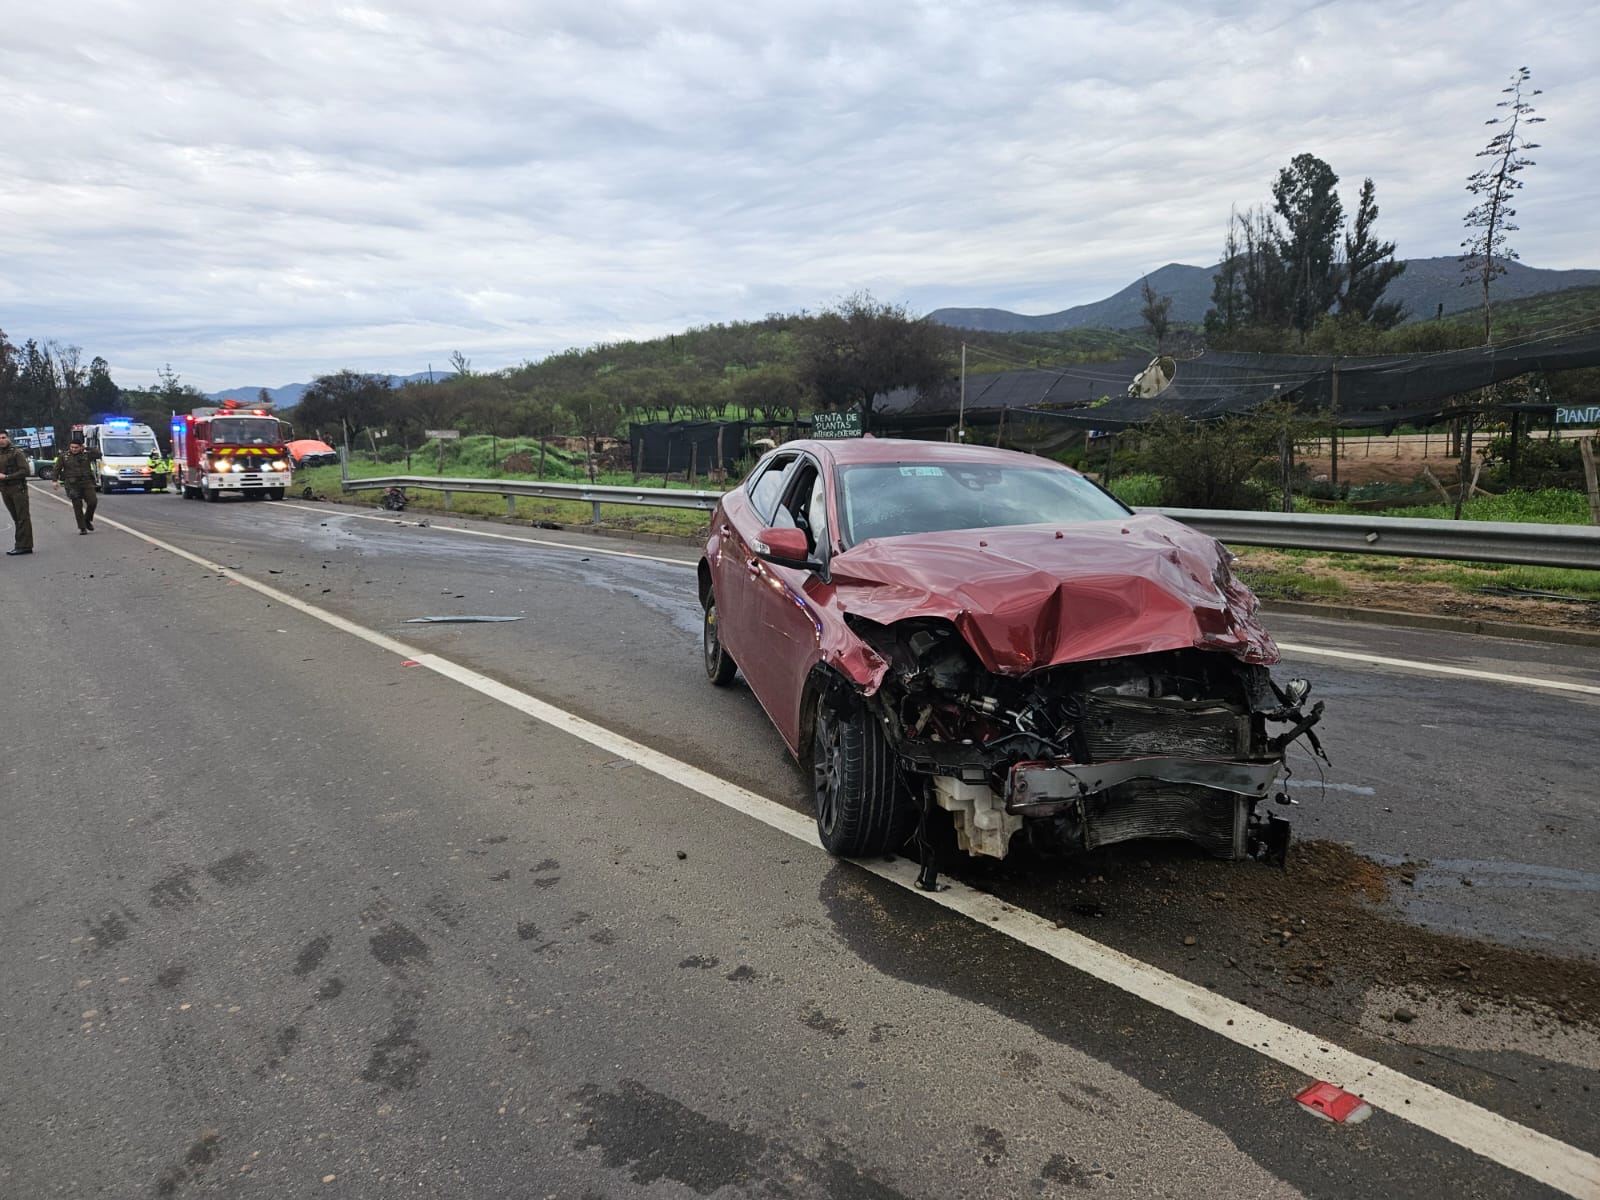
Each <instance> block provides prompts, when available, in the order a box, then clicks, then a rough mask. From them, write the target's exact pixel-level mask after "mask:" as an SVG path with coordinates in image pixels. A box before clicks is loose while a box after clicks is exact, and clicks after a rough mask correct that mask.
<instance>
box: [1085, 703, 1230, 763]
mask: <svg viewBox="0 0 1600 1200" xmlns="http://www.w3.org/2000/svg"><path fill="white" fill-rule="evenodd" d="M1084 700H1085V703H1084V716H1083V720H1082V721H1081V722H1080V723H1079V726H1078V727H1079V729H1080V730H1081V731H1082V733H1083V739H1084V745H1085V749H1086V750H1087V751H1088V753H1089V760H1090V761H1091V762H1110V761H1113V760H1116V759H1120V758H1145V757H1148V756H1150V755H1175V756H1180V757H1186V758H1245V757H1248V756H1249V754H1250V718H1249V716H1248V715H1246V714H1241V713H1238V712H1235V711H1234V710H1233V709H1231V708H1229V707H1228V706H1227V705H1225V704H1220V703H1194V702H1190V701H1185V700H1147V699H1137V698H1133V697H1128V696H1097V695H1093V694H1091V695H1088V696H1086V697H1085V698H1084Z"/></svg>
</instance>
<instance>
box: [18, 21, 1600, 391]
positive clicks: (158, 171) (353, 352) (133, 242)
mask: <svg viewBox="0 0 1600 1200" xmlns="http://www.w3.org/2000/svg"><path fill="white" fill-rule="evenodd" d="M14 2H15V0H13V3H14ZM1591 24H1592V21H1591V18H1590V14H1589V10H1588V8H1587V6H1585V5H1580V4H1579V3H1576V2H1574V0H1553V2H1551V3H1547V4H1544V5H1542V6H1539V8H1538V10H1537V11H1536V12H1534V13H1532V14H1531V15H1529V16H1525V17H1523V16H1518V17H1516V18H1511V17H1509V16H1508V15H1507V10H1506V9H1505V8H1504V7H1503V6H1500V5H1492V4H1489V3H1487V2H1479V0H1473V2H1470V3H1454V4H1451V3H1443V4H1440V3H1430V4H1423V3H1411V2H1406V0H1398V2H1391V3H1381V4H1380V3H1366V2H1341V3H1338V4H1333V3H1322V4H1317V3H1310V4H1302V5H1300V6H1299V7H1297V8H1293V9H1288V10H1286V9H1284V8H1283V7H1282V6H1279V5H1271V4H1265V3H1256V2H1254V0H1250V2H1247V0H1232V2H1213V3H1209V4H1204V3H1202V4H1192V3H1191V4H1178V3H1166V2H1157V0H1140V2H1135V3H1119V4H1115V5H1112V4H1089V3H1077V4H1067V3H1050V2H1046V0H1011V2H1009V3H987V4H983V3H932V2H925V3H921V4H911V5H894V6H890V5H882V6H861V5H858V4H855V3H844V2H831V0H830V2H818V3H799V2H797V3H795V4H791V5H787V6H782V7H781V8H775V9H774V10H772V11H767V10H766V8H765V6H754V5H749V4H747V3H739V4H733V3H727V2H724V0H706V2H703V3H693V4H691V3H647V2H644V0H633V2H631V3H620V4H619V3H607V4H595V3H593V2H592V0H590V2H587V3H578V2H567V3H544V4H527V3H517V2H513V0H505V2H500V0H459V2H458V3H456V4H455V5H452V6H448V7H445V6H440V5H437V4H435V3H432V2H431V0H404V2H401V0H395V2H388V0H384V2H373V3H366V4H343V5H334V6H327V5H324V4H321V3H309V2H300V3H294V2H283V0H280V2H276V3H272V4H264V3H257V2H255V0H236V3H234V4H232V5H230V6H228V7H227V8H226V9H218V8H216V7H215V6H212V5H207V4H200V3H194V2H189V3H183V2H178V0H167V2H166V3H162V2H161V0H147V2H146V3H142V4H140V5H133V4H115V5H113V4H108V3H105V2H103V0H98V2H94V3H90V2H89V0H60V2H58V3H54V4H52V5H50V6H48V7H45V8H33V9H30V12H29V14H28V19H27V20H18V19H13V20H10V21H7V22H6V25H7V38H8V48H7V49H8V53H7V71H6V72H5V75H4V76H3V77H0V104H3V109H0V111H5V112H7V113H8V114H10V120H9V122H8V128H7V131H6V132H7V158H6V163H5V169H4V170H0V261H3V262H4V263H5V264H6V269H5V271H4V273H3V275H0V327H3V328H4V329H5V330H6V331H7V332H8V333H9V334H10V335H11V336H12V337H13V338H23V337H29V336H33V337H38V338H40V339H44V338H58V339H60V340H63V341H66V342H72V343H76V344H78V345H81V346H82V347H83V348H84V352H85V355H86V356H92V355H94V354H101V355H104V356H105V357H106V358H107V359H109V360H110V361H111V363H112V368H113V373H114V374H115V375H116V377H117V378H118V379H119V381H122V382H125V383H143V382H149V381H151V380H153V379H154V378H155V372H156V370H157V369H158V368H159V367H160V366H161V365H162V364H164V363H167V362H171V363H172V365H173V366H174V367H175V368H176V369H177V370H178V371H179V372H180V374H181V375H182V376H183V377H184V378H185V379H186V380H188V381H189V382H193V383H196V384H198V385H200V386H202V387H205V388H216V387H222V386H235V385H244V384H251V385H253V384H267V385H275V384H279V383H284V382H288V381H290V380H296V379H306V378H309V377H310V376H311V375H314V374H317V373H320V372H323V371H328V370H335V369H338V368H340V367H344V366H350V367H355V368H360V369H384V370H394V371H398V372H409V371H412V370H417V369H421V368H422V367H424V366H425V365H426V363H427V362H428V361H430V360H432V361H433V362H434V363H435V364H436V365H437V364H438V363H440V362H443V361H444V360H445V359H447V357H448V355H449V353H450V351H451V350H453V349H460V350H461V351H462V352H463V353H465V354H467V355H468V356H469V357H471V358H472V359H473V360H474V362H476V363H478V364H479V365H480V366H489V365H492V364H497V363H508V364H509V363H514V362H518V361H521V360H523V359H528V358H538V357H541V356H542V355H544V354H546V353H549V352H551V351H555V350H560V349H563V348H565V347H568V346H574V345H579V346H581V345H588V344H590V343H593V342H595V341H597V340H602V339H610V338H616V337H625V336H650V335H654V334H657V333H663V332H668V331H672V330H676V329H681V328H683V327H684V326H685V325H688V324H693V323H703V322H706V321H713V320H737V319H741V318H752V317H757V316H760V315H762V314H763V313H766V312H769V311H775V310H780V311H781V310H788V311H792V310H796V309H800V308H809V309H812V310H815V309H816V308H818V307H820V306H822V305H825V304H827V303H829V302H831V301H833V300H835V299H837V298H838V297H839V296H841V295H844V294H846V293H848V292H850V291H853V290H856V289H858V288H870V289H871V290H872V291H873V292H874V293H875V294H876V295H877V296H879V297H880V298H881V299H886V300H894V301H902V300H903V301H908V302H909V301H910V300H912V299H913V298H915V299H916V300H917V301H918V306H922V305H925V306H928V307H932V306H935V305H938V304H958V305H996V306H1002V307H1005V306H1012V307H1019V308H1023V309H1025V310H1027V311H1050V310H1055V309H1060V308H1065V307H1068V306H1069V305H1072V304H1077V303H1083V302H1087V301H1090V300H1094V299H1098V298H1100V297H1102V296H1104V295H1106V294H1107V293H1109V292H1110V291H1113V290H1115V289H1117V288H1120V287H1122V286H1123V285H1125V284H1127V283H1129V282H1131V281H1132V280H1133V279H1135V278H1137V277H1138V276H1139V275H1140V274H1142V273H1144V272H1146V271H1149V270H1152V269H1154V268H1155V267H1158V266H1161V265H1162V264H1164V263H1166V262H1171V261H1180V262H1190V263H1197V264H1204V263H1208V262H1210V261H1212V260H1214V258H1215V257H1216V255H1217V253H1218V251H1219V249H1220V245H1221V241H1222V236H1223V232H1224V227H1225V224H1226V221H1227V216H1228V211H1229V208H1230V206H1235V205H1236V206H1238V207H1240V208H1241V209H1242V208H1245V207H1248V206H1250V205H1253V204H1256V203H1259V202H1262V201H1264V200H1266V199H1267V198H1268V195H1269V188H1270V185H1271V181H1272V178H1273V176H1274V175H1275V173H1276V171H1277V169H1278V168H1279V167H1281V166H1283V165H1284V164H1286V163H1287V162H1288V161H1289V159H1291V158H1292V157H1293V156H1294V155H1295V154H1297V153H1300V152H1302V151H1309V152H1311V153H1314V154H1317V155H1319V156H1320V157H1322V158H1324V159H1326V160H1327V161H1328V162H1329V163H1330V164H1331V165H1332V166H1333V167H1334V169H1335V170H1336V171H1338V172H1339V174H1340V175H1341V178H1342V188H1343V190H1344V191H1345V192H1346V202H1347V205H1349V204H1352V203H1353V201H1354V195H1355V191H1356V189H1357V188H1359V186H1360V180H1361V178H1362V177H1363V176H1367V175H1370V176H1372V178H1373V179H1374V181H1375V182H1376V184H1377V189H1378V191H1377V194H1378V202H1379V204H1380V206H1381V208H1382V216H1381V218H1380V221H1379V225H1380V231H1381V233H1382V235H1383V236H1385V237H1388V238H1393V239H1395V240H1396V241H1397V242H1398V243H1399V251H1400V253H1401V254H1402V255H1405V256H1410V257H1421V256H1427V255H1437V254H1452V253H1454V252H1455V250H1456V247H1457V243H1458V242H1459V241H1460V239H1461V236H1462V235H1461V216H1462V214H1463V213H1464V212H1465V211H1466V209H1467V207H1468V203H1467V197H1466V194H1465V192H1464V190H1463V186H1464V182H1465V178H1466V176H1467V175H1468V173H1470V172H1471V171H1472V170H1473V169H1474V168H1475V166H1476V165H1477V163H1476V162H1475V160H1474V158H1473V156H1474V154H1475V153H1476V151H1477V150H1478V149H1480V148H1481V146H1482V144H1483V141H1484V140H1485V138H1486V136H1487V134H1486V132H1485V128H1484V125H1483V122H1484V121H1485V120H1486V119H1487V118H1488V117H1489V116H1492V115H1494V112H1495V109H1494V104H1495V102H1496V101H1497V100H1499V99H1500V96H1499V88H1500V87H1501V86H1503V84H1504V82H1505V80H1506V79H1507V78H1508V77H1509V75H1510V73H1511V72H1512V71H1513V70H1514V69H1515V68H1516V67H1518V66H1521V65H1524V64H1526V65H1528V66H1530V67H1531V68H1532V69H1533V72H1534V84H1535V85H1536V86H1538V87H1541V88H1543V89H1545V93H1546V94H1545V95H1543V96H1540V97H1539V98H1538V99H1537V101H1536V103H1537V104H1538V106H1539V109H1540V113H1541V115H1544V116H1546V117H1547V118H1548V123H1547V124H1545V125H1543V126H1541V127H1540V128H1539V133H1540V134H1541V135H1542V137H1541V138H1540V139H1539V140H1541V141H1543V142H1544V146H1543V148H1542V149H1540V150H1539V151H1537V152H1535V154H1534V156H1533V157H1534V158H1535V159H1536V160H1537V166H1536V167H1534V168H1532V169H1530V170H1529V171H1528V172H1527V173H1526V174H1525V175H1524V178H1525V180H1526V181H1527V186H1526V188H1525V190H1524V191H1523V193H1522V195H1521V197H1520V203H1519V205H1518V208H1519V217H1518V223H1519V224H1520V225H1521V226H1522V229H1521V230H1520V231H1519V232H1518V233H1517V234H1515V235H1514V237H1513V241H1512V244H1513V245H1514V246H1515V247H1516V248H1517V249H1518V250H1519V251H1520V252H1521V254H1522V257H1523V260H1524V261H1525V262H1527V263H1529V264H1530V265H1534V266H1542V267H1580V266H1595V265H1600V264H1596V263H1595V262H1594V261H1593V260H1592V257H1591V256H1592V255H1593V251H1592V249H1591V248H1590V245H1589V242H1590V239H1589V238H1588V237H1587V236H1586V235H1587V234H1588V232H1589V229H1590V228H1591V227H1592V221H1590V220H1587V219H1585V218H1586V216H1587V210H1588V206H1589V204H1590V200H1589V197H1588V195H1587V194H1586V193H1587V192H1588V190H1589V187H1588V186H1586V185H1588V184H1589V183H1590V181H1592V180H1593V179H1595V178H1596V177H1600V172H1597V170H1596V167H1597V165H1600V164H1597V162H1596V158H1597V155H1600V151H1597V150H1596V148H1595V147H1596V139H1595V138H1594V136H1593V135H1594V133H1595V127H1596V117H1597V116H1600V84H1597V83H1596V82H1595V81H1594V80H1593V77H1592V74H1593V73H1592V70H1591V68H1590V65H1589V63H1588V62H1587V61H1586V57H1587V48H1586V39H1585V38H1584V37H1583V36H1582V35H1583V34H1584V33H1585V32H1586V31H1587V30H1588V28H1589V27H1590V26H1591Z"/></svg>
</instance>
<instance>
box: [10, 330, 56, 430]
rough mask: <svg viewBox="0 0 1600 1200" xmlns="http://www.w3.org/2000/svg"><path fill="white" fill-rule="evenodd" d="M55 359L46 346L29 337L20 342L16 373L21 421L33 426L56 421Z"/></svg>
mask: <svg viewBox="0 0 1600 1200" xmlns="http://www.w3.org/2000/svg"><path fill="white" fill-rule="evenodd" d="M58 394H59V389H58V388H57V387H56V366H55V361H54V360H53V359H52V358H51V357H50V351H49V349H48V348H44V349H41V348H40V346H39V343H38V342H36V341H34V340H33V339H32V338H29V339H28V340H27V341H26V342H24V343H23V344H22V355H21V364H20V369H19V370H18V373H17V398H18V407H19V409H20V412H21V416H22V418H23V420H24V421H26V422H27V423H28V424H32V425H51V424H54V423H55V420H56V400H57V397H58Z"/></svg>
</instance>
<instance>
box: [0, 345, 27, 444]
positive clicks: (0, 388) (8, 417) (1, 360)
mask: <svg viewBox="0 0 1600 1200" xmlns="http://www.w3.org/2000/svg"><path fill="white" fill-rule="evenodd" d="M21 369H22V367H21V360H20V358H19V356H18V354H17V348H16V347H15V346H13V345H12V344H11V341H10V339H9V338H7V337H6V331H5V330H4V329H0V428H4V427H6V426H9V425H16V424H20V422H19V421H16V420H13V417H16V416H18V415H19V414H20V410H19V409H18V408H17V404H18V402H19V399H20V397H19V396H18V394H17V377H18V375H19V374H20V373H21Z"/></svg>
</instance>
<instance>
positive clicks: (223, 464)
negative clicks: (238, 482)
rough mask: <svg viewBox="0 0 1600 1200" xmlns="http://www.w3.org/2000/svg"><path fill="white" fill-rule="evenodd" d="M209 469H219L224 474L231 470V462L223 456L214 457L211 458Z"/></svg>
mask: <svg viewBox="0 0 1600 1200" xmlns="http://www.w3.org/2000/svg"><path fill="white" fill-rule="evenodd" d="M211 470H213V471H219V472H221V473H222V474H224V475H226V474H227V473H228V472H229V471H231V470H233V463H231V462H230V461H228V460H227V459H225V458H214V459H212V460H211Z"/></svg>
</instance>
